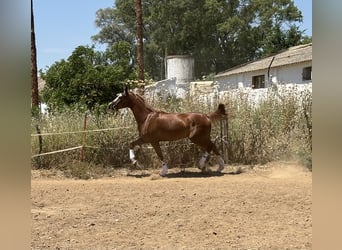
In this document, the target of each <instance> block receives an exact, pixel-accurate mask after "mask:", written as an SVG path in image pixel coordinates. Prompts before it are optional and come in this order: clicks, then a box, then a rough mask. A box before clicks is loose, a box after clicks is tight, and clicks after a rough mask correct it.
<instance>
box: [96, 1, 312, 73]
mask: <svg viewBox="0 0 342 250" xmlns="http://www.w3.org/2000/svg"><path fill="white" fill-rule="evenodd" d="M142 4H143V19H144V36H145V37H144V39H145V40H144V46H145V48H144V53H145V55H144V56H145V71H147V72H148V73H149V75H150V76H151V77H152V78H154V79H156V80H157V79H162V78H163V77H164V73H163V68H164V61H163V58H165V56H167V55H175V54H181V55H182V54H191V55H192V56H193V57H194V58H195V75H196V77H201V76H202V75H205V74H210V73H217V72H219V71H222V70H225V69H227V68H230V67H232V66H235V65H238V64H241V63H245V62H247V61H251V60H255V59H257V58H260V57H262V56H265V55H268V54H271V53H274V52H277V51H279V50H280V49H285V48H288V47H290V46H294V45H298V44H301V43H302V42H304V41H307V40H308V39H307V38H306V37H304V36H303V31H300V30H299V27H298V26H297V24H298V23H300V22H301V21H302V15H301V12H300V11H299V10H298V8H297V7H296V6H295V5H294V3H293V1H292V0H188V1H184V0H173V1H166V0H153V1H152V0H143V1H142ZM96 25H97V26H98V27H99V28H100V32H99V33H98V34H97V35H95V36H93V39H94V41H97V42H100V43H106V44H108V45H109V46H110V45H111V44H113V43H116V42H118V41H126V42H128V43H129V44H130V46H131V50H132V51H133V52H134V54H133V55H135V50H136V48H135V47H136V44H135V43H136V39H135V33H136V20H135V1H134V0H116V1H115V7H114V8H106V9H100V10H98V11H97V14H96ZM131 60H132V61H133V62H135V60H136V59H135V57H134V56H133V57H132V58H131Z"/></svg>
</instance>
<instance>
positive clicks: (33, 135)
mask: <svg viewBox="0 0 342 250" xmlns="http://www.w3.org/2000/svg"><path fill="white" fill-rule="evenodd" d="M126 128H131V126H128V127H118V128H104V129H94V130H80V131H69V132H52V133H41V134H31V136H32V137H35V136H45V135H64V134H79V133H88V132H101V131H109V130H119V129H126Z"/></svg>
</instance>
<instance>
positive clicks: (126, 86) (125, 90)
mask: <svg viewBox="0 0 342 250" xmlns="http://www.w3.org/2000/svg"><path fill="white" fill-rule="evenodd" d="M124 95H128V85H127V84H126V85H125V87H124Z"/></svg>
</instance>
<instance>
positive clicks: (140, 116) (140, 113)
mask: <svg viewBox="0 0 342 250" xmlns="http://www.w3.org/2000/svg"><path fill="white" fill-rule="evenodd" d="M130 108H131V110H132V112H133V115H134V118H135V120H136V121H137V123H138V125H139V126H140V125H142V124H143V123H144V122H145V121H146V118H147V117H148V115H149V114H150V113H152V112H153V110H151V109H149V108H147V106H146V105H145V104H144V103H141V102H139V101H135V103H134V105H132V106H131V107H130Z"/></svg>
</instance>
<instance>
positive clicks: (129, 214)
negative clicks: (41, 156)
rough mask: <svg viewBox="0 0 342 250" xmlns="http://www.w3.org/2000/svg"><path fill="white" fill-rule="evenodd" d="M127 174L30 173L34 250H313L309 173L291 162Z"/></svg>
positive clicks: (120, 171)
mask: <svg viewBox="0 0 342 250" xmlns="http://www.w3.org/2000/svg"><path fill="white" fill-rule="evenodd" d="M158 171H159V170H150V171H148V170H145V171H135V172H130V173H128V172H127V170H124V169H122V170H117V171H116V172H115V173H113V177H111V178H110V177H106V178H101V179H94V180H73V179H66V178H64V177H62V176H59V175H58V174H57V175H56V174H53V175H51V176H48V174H46V173H44V172H41V171H32V179H31V201H32V207H31V223H32V224H31V225H32V231H31V235H32V236H31V237H32V240H31V248H32V249H312V215H311V212H312V173H311V172H309V171H307V170H306V169H305V168H303V167H301V166H299V165H297V164H295V163H291V162H274V163H270V164H267V165H265V166H257V167H254V168H249V167H241V166H240V167H239V166H226V169H225V170H224V174H222V175H218V174H211V175H210V174H208V175H203V174H201V173H200V172H199V171H198V170H197V169H195V168H193V169H192V168H190V169H186V172H185V173H181V172H180V170H179V169H171V170H170V172H169V174H168V177H166V178H162V177H159V176H158V174H157V173H158Z"/></svg>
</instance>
